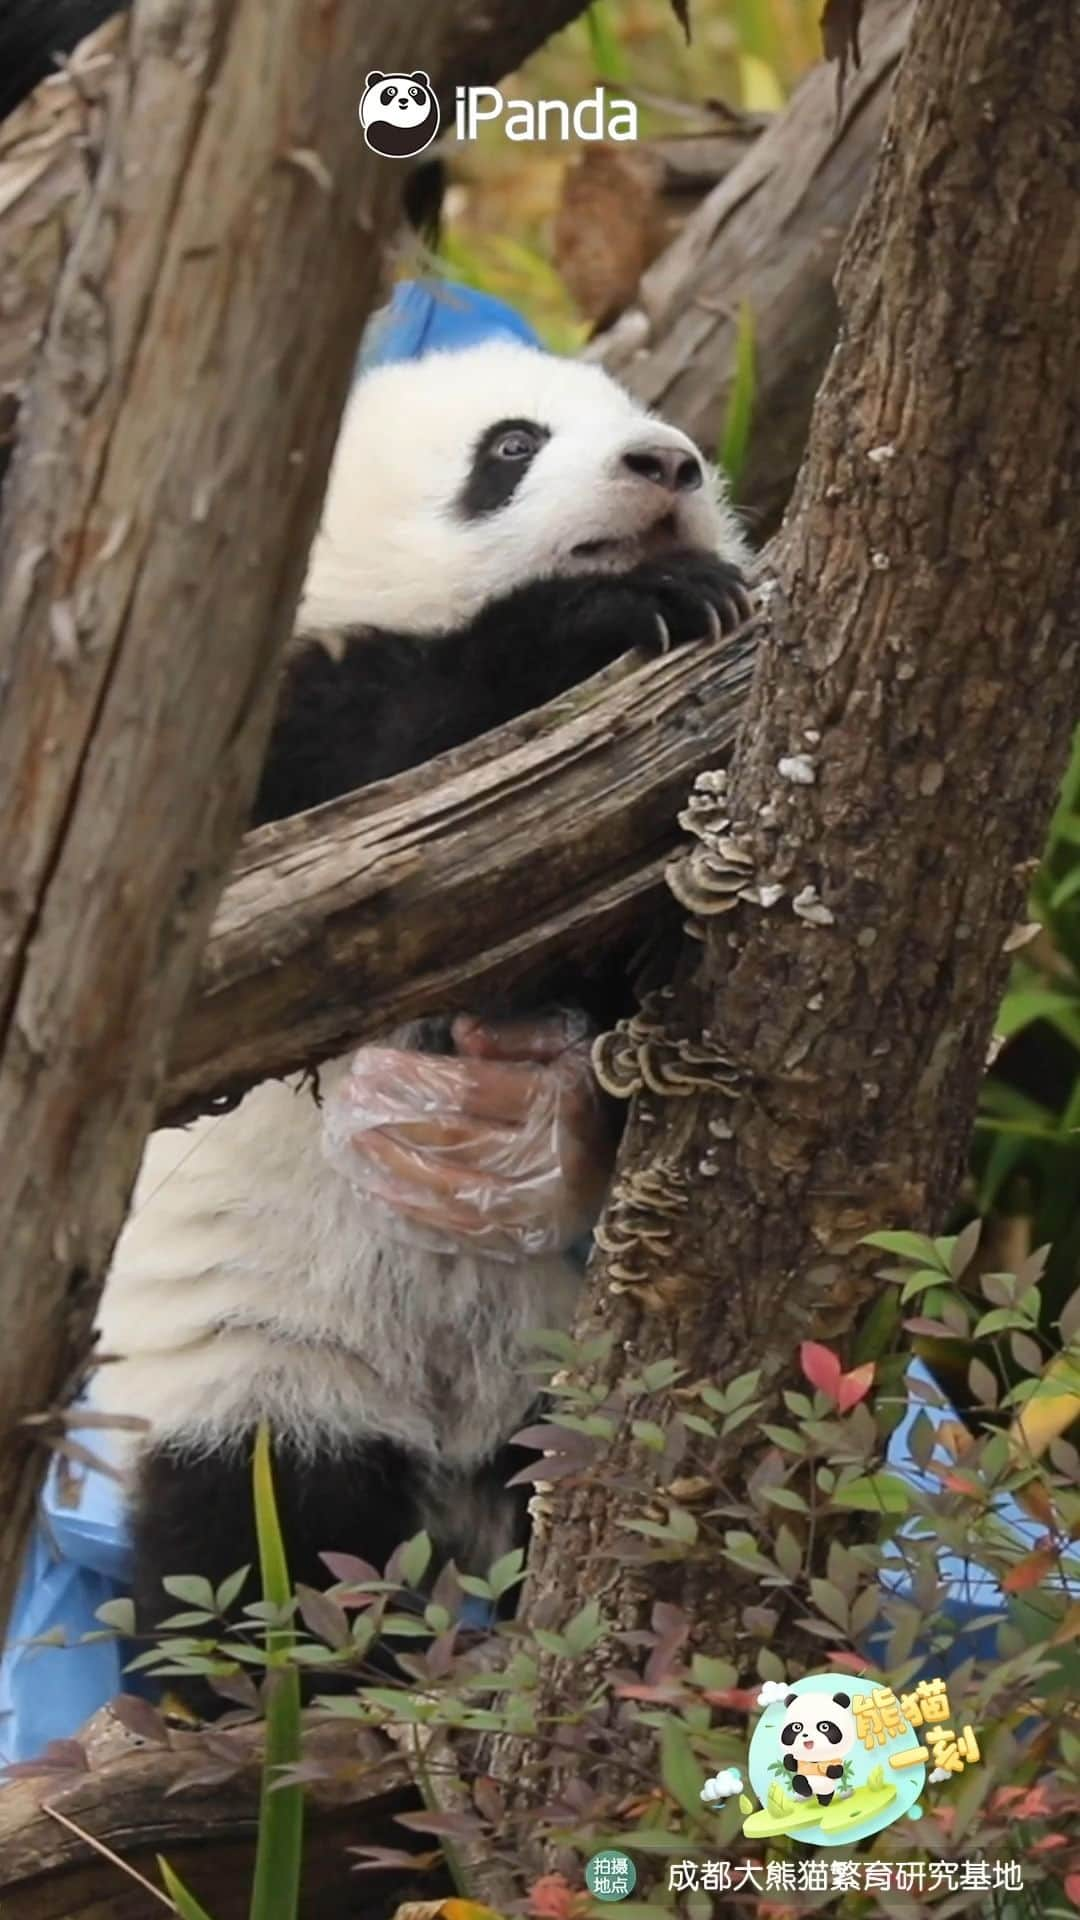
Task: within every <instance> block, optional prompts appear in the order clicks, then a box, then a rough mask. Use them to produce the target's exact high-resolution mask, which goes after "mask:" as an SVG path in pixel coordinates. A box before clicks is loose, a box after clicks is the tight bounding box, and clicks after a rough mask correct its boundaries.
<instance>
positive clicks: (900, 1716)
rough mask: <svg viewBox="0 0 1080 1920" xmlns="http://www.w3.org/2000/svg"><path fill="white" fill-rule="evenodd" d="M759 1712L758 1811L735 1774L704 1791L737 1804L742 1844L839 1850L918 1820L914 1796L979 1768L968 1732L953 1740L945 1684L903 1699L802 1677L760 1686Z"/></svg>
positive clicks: (868, 1686) (841, 1680)
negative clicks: (783, 1839)
mask: <svg viewBox="0 0 1080 1920" xmlns="http://www.w3.org/2000/svg"><path fill="white" fill-rule="evenodd" d="M758 1705H759V1706H760V1707H762V1708H763V1709H764V1711H763V1712H762V1716H761V1719H760V1720H759V1721H758V1723H757V1726H756V1727H755V1729H754V1734H753V1738H752V1739H751V1741H750V1755H749V1774H750V1785H751V1786H752V1787H753V1789H754V1792H755V1793H756V1795H757V1797H758V1800H759V1802H760V1803H761V1804H760V1806H759V1807H757V1808H756V1809H755V1806H754V1802H753V1800H752V1799H751V1797H750V1795H749V1794H748V1793H747V1792H746V1791H745V1790H744V1788H743V1783H742V1775H741V1774H740V1772H739V1769H738V1768H737V1767H729V1768H728V1769H727V1771H726V1772H725V1773H720V1774H716V1775H715V1777H714V1778H713V1779H711V1780H707V1781H706V1782H705V1785H704V1787H703V1788H702V1790H701V1797H702V1799H703V1800H704V1801H705V1803H706V1805H707V1806H713V1807H720V1806H723V1805H724V1804H725V1803H726V1802H727V1801H728V1800H730V1799H734V1798H736V1797H737V1798H738V1802H739V1809H740V1812H741V1813H743V1814H744V1815H745V1819H744V1821H743V1832H744V1833H745V1834H746V1836H747V1838H748V1839H751V1840H761V1839H771V1838H775V1837H776V1836H777V1835H780V1834H794V1835H795V1836H796V1837H797V1839H799V1840H800V1841H803V1842H809V1844H810V1846H812V1847H838V1846H842V1845H844V1844H845V1843H846V1842H848V1841H850V1840H862V1839H866V1838H867V1837H868V1836H869V1835H870V1834H872V1833H878V1832H879V1831H880V1829H881V1828H882V1827H891V1826H892V1824H893V1821H894V1820H899V1819H901V1817H902V1816H903V1815H905V1814H906V1815H907V1816H908V1818H909V1819H917V1818H918V1816H919V1814H920V1813H921V1811H922V1809H921V1807H920V1806H919V1796H920V1794H921V1793H922V1791H923V1788H924V1786H925V1785H926V1781H927V1778H928V1777H929V1779H930V1781H931V1782H935V1781H938V1780H948V1779H950V1778H951V1777H952V1776H953V1775H954V1774H957V1773H962V1772H963V1771H964V1768H965V1767H966V1766H970V1765H971V1764H972V1763H974V1762H976V1761H978V1760H979V1759H980V1758H981V1756H980V1753H979V1746H978V1742H977V1740H976V1738H975V1731H974V1728H972V1727H964V1728H962V1729H961V1730H960V1731H959V1732H954V1731H953V1728H952V1726H951V1725H949V1724H948V1723H949V1722H950V1721H951V1720H952V1717H953V1715H952V1708H951V1707H950V1704H949V1695H948V1690H947V1688H946V1685H945V1682H944V1680H920V1681H919V1682H918V1685H917V1686H915V1687H914V1688H913V1689H912V1691H911V1692H910V1693H902V1694H901V1695H900V1697H899V1699H898V1698H897V1696H896V1695H895V1694H894V1692H893V1690H892V1688H891V1687H888V1686H881V1685H875V1683H874V1682H873V1681H872V1680H868V1679H863V1678H858V1679H853V1678H852V1677H851V1675H849V1674H843V1673H819V1674H808V1675H807V1677H806V1678H805V1679H803V1680H797V1681H795V1682H794V1684H793V1685H792V1686H790V1687H789V1686H784V1685H781V1684H780V1683H779V1682H778V1681H772V1680H769V1681H766V1683H765V1685H764V1686H763V1687H762V1689H761V1692H760V1694H759V1695H758Z"/></svg>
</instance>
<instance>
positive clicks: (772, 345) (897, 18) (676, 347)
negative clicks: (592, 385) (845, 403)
mask: <svg viewBox="0 0 1080 1920" xmlns="http://www.w3.org/2000/svg"><path fill="white" fill-rule="evenodd" d="M913 6H914V0H875V4H874V5H873V6H871V7H870V8H869V10H868V13H867V17H866V22H865V29H864V34H863V39H864V43H865V44H864V46H863V58H862V64H861V66H860V67H859V68H858V70H857V71H856V72H855V73H854V74H852V75H850V76H849V78H848V81H847V85H846V88H845V91H844V101H843V111H842V113H841V116H840V119H839V121H838V120H837V112H836V69H835V67H833V66H831V65H828V64H823V65H821V66H820V67H816V68H815V69H814V71H813V72H812V73H809V74H807V76H806V78H805V79H804V80H803V81H802V82H801V84H800V85H799V86H798V88H797V89H796V91H795V93H794V94H793V96H792V99H791V102H790V104H789V105H788V106H787V107H786V108H785V109H784V111H783V113H780V114H777V116H776V119H775V120H774V122H773V124H772V126H771V127H769V128H768V130H767V131H766V132H765V133H763V134H762V135H761V136H760V138H759V139H758V140H756V141H755V142H754V144H753V146H752V147H751V148H750V150H749V152H748V153H747V154H746V155H745V157H744V158H743V159H742V160H741V161H740V162H739V164H738V165H737V166H736V167H734V168H733V169H732V171H731V172H730V173H729V174H728V175H727V177H726V178H725V179H724V180H723V181H721V183H720V185H719V186H718V187H716V188H714V190H713V192H712V193H710V194H709V196H708V198H707V199H706V200H704V201H703V202H702V204H701V206H700V207H699V208H698V210H697V212H696V213H695V214H694V215H693V216H692V217H691V219H689V220H688V221H687V223H686V225H685V227H683V229H682V231H681V232H680V234H679V236H678V238H677V239H676V240H675V241H674V242H673V243H672V245H671V246H670V247H668V248H667V249H666V251H665V252H664V253H663V254H661V255H660V258H659V259H658V260H655V261H654V262H653V265H652V266H651V267H650V268H649V270H648V272H647V273H646V275H645V277H644V279H643V280H642V283H641V291H640V294H639V296H638V299H637V301H636V303H635V304H634V306H632V307H631V308H630V309H629V310H628V312H626V313H625V314H623V315H621V316H620V318H619V319H618V321H617V322H616V323H615V325H614V326H613V327H612V328H611V330H610V332H608V333H606V334H601V335H600V337H599V338H598V339H597V340H595V341H594V342H593V344H592V345H591V346H590V348H589V356H590V358H598V359H600V360H602V361H603V363H604V365H605V366H606V367H608V369H609V370H610V371H611V372H612V373H616V374H617V375H618V376H619V378H620V379H621V380H623V381H625V382H626V384H627V386H629V387H630V389H631V391H632V392H633V393H635V394H636V395H637V397H638V399H639V400H642V401H644V403H645V405H646V406H649V407H655V408H656V409H657V411H658V412H659V413H662V414H663V415H664V417H665V419H668V420H674V421H675V422H676V423H677V424H678V425H679V426H681V427H684V428H685V430H686V432H687V433H690V434H692V435H693V437H694V439H695V440H697V442H698V444H699V445H700V446H702V447H707V448H710V449H714V448H716V447H718V446H719V445H720V444H721V440H722V438H723V431H724V422H725V419H726V417H727V410H728V405H729V401H730V398H731V392H732V388H733V386H734V384H735V371H736V359H737V343H738V338H739V331H740V325H741V324H742V321H741V316H742V314H743V313H744V311H746V312H748V313H749V315H750V319H751V322H752V326H753V358H754V377H753V421H752V431H751V435H750V444H749V449H748V457H747V461H746V465H745V468H744V470H743V472H742V473H741V474H740V476H739V494H738V498H739V504H740V506H741V507H742V508H743V509H744V510H745V512H746V514H747V519H748V523H749V526H750V529H751V532H752V533H753V536H754V538H755V540H757V541H760V540H762V539H763V538H764V537H765V535H767V534H771V533H773V532H775V530H776V527H777V526H778V524H779V521H780V516H781V514H782V513H783V510H784V508H785V506H786V505H787V501H788V497H789V495H790V493H791V488H792V484H793V482H794V479H795V474H796V472H797V470H798V465H799V462H800V460H801V459H802V456H803V450H804V448H805V446H806V432H807V427H808V424H809V420H810V409H811V407H812V406H813V403H814V395H815V394H816V392H817V390H818V386H819V384H820V381H821V376H822V373H823V372H824V370H825V363H826V361H827V360H828V357H829V354H830V352H831V350H832V345H833V341H834V339H835V337H836V303H835V300H834V297H833V276H834V274H835V272H836V266H837V261H838V260H839V257H840V249H841V247H842V246H843V243H844V238H845V235H846V234H847V231H848V228H849V227H850V225H851V222H852V219H853V217H854V214H855V210H856V208H857V206H858V204H859V201H860V200H861V198H862V195H863V193H864V191H865V188H866V184H867V181H868V180H869V177H870V170H871V168H872V166H873V164H874V158H875V155H876V153H877V150H878V145H879V142H880V140H881V132H882V128H883V127H884V125H885V115H886V112H887V109H888V103H889V94H890V91H891V88H892V83H893V78H894V75H895V73H896V67H897V63H898V61H899V59H900V55H901V53H902V51H903V47H904V42H905V39H906V38H907V33H908V28H909V26H910V22H911V16H912V11H913Z"/></svg>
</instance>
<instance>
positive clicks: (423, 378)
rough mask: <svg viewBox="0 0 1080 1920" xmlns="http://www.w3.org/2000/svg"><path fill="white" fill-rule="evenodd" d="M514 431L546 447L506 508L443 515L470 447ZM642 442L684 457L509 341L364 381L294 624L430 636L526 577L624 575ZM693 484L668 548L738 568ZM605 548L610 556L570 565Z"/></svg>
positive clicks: (643, 495) (716, 509) (627, 400)
mask: <svg viewBox="0 0 1080 1920" xmlns="http://www.w3.org/2000/svg"><path fill="white" fill-rule="evenodd" d="M446 297H447V298H448V299H452V298H453V295H452V293H448V294H447V296H446ZM514 416H517V417H521V416H526V417H529V418H532V419H536V420H543V421H545V423H547V424H548V425H549V426H550V427H551V428H552V435H551V439H550V440H549V441H548V443H547V445H546V446H544V447H542V448H541V450H540V452H539V453H538V455H537V457H536V459H535V461H534V462H533V464H532V466H531V467H530V469H529V472H528V473H527V474H526V476H525V479H524V480H523V481H522V484H521V486H520V487H519V489H518V491H517V492H516V493H515V495H514V497H513V499H512V500H511V501H510V503H509V505H508V506H506V507H505V508H504V509H503V510H502V511H501V512H499V513H497V514H493V515H490V516H488V517H487V518H481V519H477V520H474V521H472V522H471V523H469V524H465V523H463V522H462V521H461V520H459V519H457V518H455V516H454V514H453V513H452V511H451V503H452V502H453V500H454V499H455V498H456V497H457V495H458V493H459V491H460V489H461V488H462V487H463V486H464V484H465V479H466V475H467V473H468V466H469V456H470V453H471V450H472V447H473V444H474V442H475V440H476V437H477V434H478V433H479V432H481V431H482V429H483V427H484V425H485V423H486V422H488V421H491V420H498V419H499V418H500V417H514ZM643 431H644V433H645V434H646V436H647V438H648V440H649V442H650V444H667V445H669V446H672V447H678V448H680V449H684V450H685V451H686V452H687V453H691V454H692V453H694V452H695V448H694V446H693V442H692V441H690V440H689V439H688V438H687V436H686V435H685V434H684V433H681V432H680V431H679V429H678V428H677V427H670V426H668V425H667V424H666V423H665V422H662V421H659V420H656V419H654V418H653V417H651V416H650V415H647V414H645V413H644V412H643V410H642V408H641V407H640V406H639V405H638V403H637V402H636V401H635V400H633V399H632V398H631V397H630V395H629V394H628V393H626V392H625V391H624V389H623V388H622V387H619V386H617V385H616V383H615V382H614V380H612V379H611V378H610V377H609V376H608V375H607V374H606V373H604V371H603V370H602V368H600V367H596V366H592V365H590V364H588V363H587V362H584V361H576V360H560V359H557V358H555V356H554V355H552V354H547V353H541V352H539V351H538V350H536V349H535V348H531V347H525V346H521V345H519V344H518V343H517V342H515V341H510V340H506V341H496V342H492V343H491V344H490V345H487V346H484V347H482V348H478V349H473V350H471V351H469V352H465V353H454V354H443V353H439V354H431V355H429V356H428V357H427V358H426V359H424V360H420V361H417V362H414V363H408V364H405V365H398V366H388V367H383V368H379V369H378V370H377V371H376V372H374V373H371V374H369V375H368V376H367V378H366V379H365V380H364V381H362V382H361V384H360V386H359V387H358V388H357V390H356V394H355V397H354V399H353V401H352V404H351V405H350V407H349V408H348V410H347V412H346V415H345V420H344V423H343V426H342V429H341V436H340V439H339V441H338V450H337V455H336V458H335V461H334V467H333V471H332V473H331V479H330V486H329V489H328V492H327V498H326V505H325V508H324V511H323V517H322V527H321V530H320V532H319V534H318V535H317V537H316V540H315V545H314V548H313V551H312V559H311V568H310V572H309V575H308V579H307V584H306V586H305V588H304V593H303V598H302V601H301V606H300V623H301V625H302V626H311V627H316V628H327V629H329V630H330V631H335V630H337V629H338V628H340V627H343V626H346V625H349V624H350V623H353V622H356V621H358V620H359V621H361V622H363V623H365V624H367V623H370V624H371V625H373V626H375V625H377V626H383V627H391V628H398V629H401V630H403V631H407V632H410V633H442V632H446V631H447V630H448V629H451V628H454V627H457V626H459V625H461V624H462V623H463V622H464V621H466V620H469V619H471V618H472V616H473V615H474V614H475V613H476V612H477V611H478V610H479V608H480V607H482V606H484V605H485V604H486V603H487V602H488V601H489V600H495V599H498V598H499V597H500V596H501V595H502V594H505V593H508V592H509V591H511V590H512V589H513V588H514V587H518V586H520V585H521V584H522V583H523V582H524V581H526V580H529V579H533V578H536V577H538V576H540V575H544V574H560V575H572V574H574V573H579V572H585V571H589V572H595V571H597V569H598V568H599V567H605V566H606V567H610V568H611V569H612V570H613V571H614V570H617V569H619V568H625V567H626V566H627V564H628V562H629V560H630V559H631V558H633V557H634V553H635V543H636V542H637V541H639V540H640V539H641V538H642V537H643V536H646V535H647V534H648V532H649V529H650V526H651V524H652V523H653V521H654V520H655V519H656V516H657V513H658V511H659V506H658V503H657V501H656V500H655V499H652V498H650V496H649V493H648V490H647V489H643V488H642V487H641V486H640V485H639V484H637V483H636V482H635V481H634V479H633V476H632V475H630V474H628V473H627V472H626V470H625V468H623V467H622V466H621V464H620V463H621V459H622V455H623V454H624V453H625V452H626V451H627V449H628V448H631V447H633V446H635V445H637V444H640V442H641V439H642V434H643ZM708 481H709V484H708V485H706V486H705V487H703V488H701V489H700V491H698V492H694V493H688V494H686V495H684V496H683V498H682V499H681V500H680V502H679V504H678V508H677V511H678V514H679V517H680V523H681V526H680V531H681V535H682V539H683V543H684V544H685V545H687V546H696V547H702V548H706V549H708V550H710V551H712V552H716V553H722V554H724V555H725V556H726V557H727V558H728V559H730V560H732V561H733V562H734V563H735V564H736V565H742V564H745V563H746V561H747V559H748V554H747V549H746V546H745V544H744V541H743V537H742V533H741V531H740V529H739V525H738V521H737V520H736V517H735V514H734V513H733V512H732V509H731V507H730V505H729V504H728V501H727V498H726V495H725V494H724V491H723V488H722V485H721V482H720V480H719V477H718V476H717V475H716V474H715V473H711V474H709V476H708ZM613 536H615V537H617V538H618V539H619V540H621V541H623V542H625V543H626V544H625V546H624V547H623V548H622V550H613V551H610V552H608V553H606V554H604V555H600V556H596V555H589V556H584V555H582V554H581V553H580V552H578V551H576V549H580V548H581V547H582V546H583V545H585V544H586V543H588V542H590V541H593V540H597V539H611V538H612V537H613Z"/></svg>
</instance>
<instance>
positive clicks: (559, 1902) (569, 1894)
mask: <svg viewBox="0 0 1080 1920" xmlns="http://www.w3.org/2000/svg"><path fill="white" fill-rule="evenodd" d="M579 1902H580V1895H576V1894H575V1893H574V1889H573V1887H572V1886H571V1885H570V1882H569V1881H568V1880H567V1878H566V1876H565V1874H562V1873H543V1874H541V1876H540V1878H539V1880H537V1881H536V1882H535V1884H534V1885H533V1886H532V1887H530V1889H529V1901H528V1912H529V1913H531V1914H532V1915H533V1920H573V1915H574V1912H575V1911H576V1908H577V1906H578V1904H579Z"/></svg>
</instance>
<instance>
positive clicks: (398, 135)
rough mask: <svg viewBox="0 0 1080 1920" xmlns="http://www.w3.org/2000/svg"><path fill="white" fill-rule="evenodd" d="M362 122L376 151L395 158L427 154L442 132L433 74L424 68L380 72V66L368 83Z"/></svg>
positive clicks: (363, 101)
mask: <svg viewBox="0 0 1080 1920" xmlns="http://www.w3.org/2000/svg"><path fill="white" fill-rule="evenodd" d="M360 125H361V126H362V127H363V129H364V139H365V140H366V141H367V144H368V146H369V147H370V148H371V150H372V152H373V153H381V154H385V155H386V156H387V158H389V159H392V160H411V159H412V158H413V157H414V155H416V154H418V153H423V151H424V148H425V147H430V145H431V143H432V141H433V140H434V138H435V135H436V134H437V133H438V131H439V103H438V101H437V100H436V98H435V95H434V93H433V92H432V90H431V80H430V78H429V76H428V75H427V74H426V73H424V72H423V70H422V69H421V68H417V70H416V72H415V73H380V72H379V71H378V69H377V68H376V69H375V70H374V71H373V72H371V73H369V74H368V77H367V79H366V81H365V82H364V95H363V99H362V100H361V102H360Z"/></svg>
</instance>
